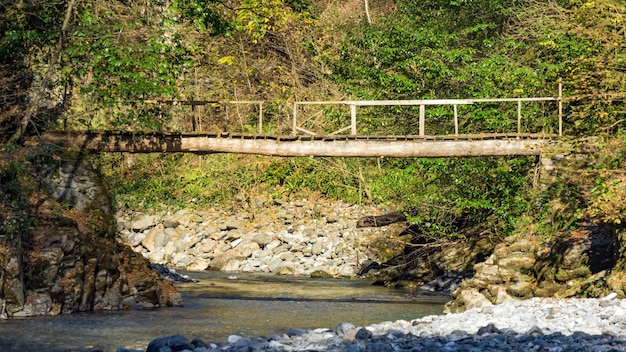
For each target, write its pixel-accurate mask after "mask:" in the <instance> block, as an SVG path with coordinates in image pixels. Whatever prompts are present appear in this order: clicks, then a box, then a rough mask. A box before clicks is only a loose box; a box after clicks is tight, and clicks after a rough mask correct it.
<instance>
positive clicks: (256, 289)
mask: <svg viewBox="0 0 626 352" xmlns="http://www.w3.org/2000/svg"><path fill="white" fill-rule="evenodd" d="M188 274H189V275H190V276H192V277H194V278H196V279H199V280H200V282H198V283H192V284H179V285H177V287H178V288H179V290H180V291H181V293H182V294H183V300H184V302H185V306H184V307H174V308H162V309H150V310H134V311H116V312H98V313H76V314H68V315H61V316H55V317H34V318H26V319H9V320H5V321H0V350H1V351H80V350H83V351H84V350H86V349H89V348H99V349H103V350H105V351H115V350H116V349H117V348H119V347H126V348H137V349H144V348H145V347H146V345H147V344H148V342H150V341H151V340H152V339H154V338H157V337H163V336H168V335H174V334H182V335H184V336H186V337H187V338H188V339H189V340H191V339H193V338H194V337H200V338H202V339H203V340H204V341H206V342H220V341H224V340H225V339H226V338H227V337H228V335H232V334H238V335H243V336H269V335H272V334H275V333H282V332H285V331H286V330H287V329H289V328H292V327H299V328H334V327H336V326H337V325H338V324H339V323H342V322H351V323H353V324H354V325H356V326H365V325H370V324H374V323H379V322H382V321H393V320H399V319H404V320H411V319H416V318H420V317H422V316H425V315H431V314H441V313H442V311H443V304H444V303H445V302H446V301H447V297H435V296H430V297H419V296H416V295H414V294H412V293H411V292H409V291H406V290H396V289H388V288H384V287H380V286H373V285H371V283H370V282H369V281H363V280H349V279H311V278H299V277H288V276H273V275H272V276H270V275H258V274H254V275H252V274H246V275H242V274H235V276H236V277H237V278H236V279H235V280H233V278H232V277H231V278H230V279H229V276H233V274H225V273H219V272H203V273H188Z"/></svg>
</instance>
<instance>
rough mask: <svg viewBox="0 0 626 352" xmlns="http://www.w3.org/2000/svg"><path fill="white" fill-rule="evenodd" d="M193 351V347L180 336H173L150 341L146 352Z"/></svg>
mask: <svg viewBox="0 0 626 352" xmlns="http://www.w3.org/2000/svg"><path fill="white" fill-rule="evenodd" d="M185 350H189V351H193V350H194V346H193V345H192V344H191V343H189V341H188V340H187V339H186V338H185V337H184V336H182V335H173V336H168V337H162V338H159V339H156V340H152V341H151V342H150V343H149V344H148V347H147V348H146V352H169V351H171V352H177V351H185Z"/></svg>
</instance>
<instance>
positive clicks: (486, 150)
mask: <svg viewBox="0 0 626 352" xmlns="http://www.w3.org/2000/svg"><path fill="white" fill-rule="evenodd" d="M555 138H556V136H555V135H547V134H530V133H527V134H520V133H503V134H466V135H437V136H413V135H408V136H361V135H323V136H322V135H306V136H300V135H280V136H278V135H253V134H231V133H219V134H209V133H177V134H163V133H146V134H130V133H104V134H96V133H67V132H47V133H44V134H42V135H41V136H40V139H41V141H42V142H44V143H55V144H60V145H63V146H65V147H67V148H72V149H82V150H91V151H96V152H129V153H162V152H165V153H174V152H182V153H242V154H258V155H274V156H292V157H293V156H328V157H467V156H504V155H538V154H541V152H542V149H543V148H544V147H545V146H547V145H548V144H550V143H551V141H553V140H554V139H555Z"/></svg>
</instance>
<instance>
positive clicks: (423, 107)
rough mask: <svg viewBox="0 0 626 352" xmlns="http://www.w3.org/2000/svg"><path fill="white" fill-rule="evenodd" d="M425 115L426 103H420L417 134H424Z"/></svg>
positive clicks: (421, 135)
mask: <svg viewBox="0 0 626 352" xmlns="http://www.w3.org/2000/svg"><path fill="white" fill-rule="evenodd" d="M425 116H426V105H420V121H419V129H420V131H419V135H420V137H423V136H424V118H425Z"/></svg>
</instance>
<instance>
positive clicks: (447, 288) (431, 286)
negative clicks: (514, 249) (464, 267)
mask: <svg viewBox="0 0 626 352" xmlns="http://www.w3.org/2000/svg"><path fill="white" fill-rule="evenodd" d="M472 275H473V273H472V272H470V271H464V272H458V271H451V272H447V273H445V274H443V275H441V276H439V277H437V278H436V279H435V280H433V281H430V282H428V283H426V284H424V285H422V287H420V290H424V291H430V292H447V293H452V292H454V290H456V289H457V288H458V287H459V286H460V285H461V283H462V282H463V281H465V280H467V279H469V278H470V277H472Z"/></svg>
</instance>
